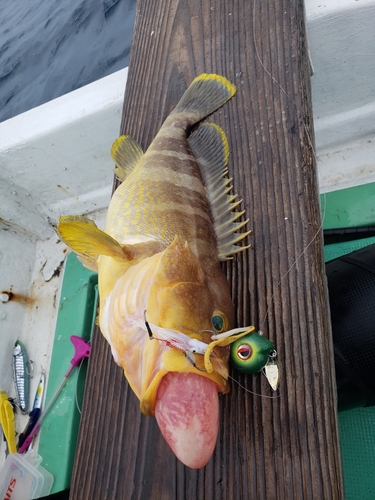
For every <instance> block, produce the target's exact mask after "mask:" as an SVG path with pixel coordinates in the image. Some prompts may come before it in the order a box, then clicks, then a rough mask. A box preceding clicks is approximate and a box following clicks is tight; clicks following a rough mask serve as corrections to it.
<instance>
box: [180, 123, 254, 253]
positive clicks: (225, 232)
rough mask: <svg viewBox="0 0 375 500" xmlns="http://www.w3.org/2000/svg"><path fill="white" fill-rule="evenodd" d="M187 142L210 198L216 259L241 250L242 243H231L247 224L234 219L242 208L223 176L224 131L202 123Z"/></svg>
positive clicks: (226, 147) (225, 159) (226, 151)
mask: <svg viewBox="0 0 375 500" xmlns="http://www.w3.org/2000/svg"><path fill="white" fill-rule="evenodd" d="M188 144H189V147H190V149H191V152H192V153H193V155H194V157H195V159H196V160H197V163H198V165H199V169H200V172H201V175H202V179H203V183H204V185H205V188H206V192H207V197H208V200H209V202H210V208H211V214H212V217H213V219H214V228H215V233H216V239H217V248H218V254H219V258H220V260H226V259H228V258H230V257H231V256H232V255H233V254H235V253H237V252H239V251H241V250H244V249H245V248H248V247H245V246H238V245H236V244H235V243H237V242H239V241H241V240H242V239H243V238H245V237H246V236H247V235H248V234H250V233H249V232H238V231H240V229H242V227H244V226H245V225H246V224H247V220H246V221H242V222H236V221H237V219H239V218H240V217H241V216H242V215H243V214H244V212H239V211H235V209H236V207H237V206H238V205H239V203H240V202H239V201H238V200H237V196H236V195H231V194H230V192H231V190H232V188H233V187H232V184H231V181H232V180H231V179H229V178H227V177H226V174H227V170H226V168H225V167H226V165H227V163H228V158H229V145H228V140H227V137H226V135H225V132H224V130H223V129H222V128H220V127H219V126H218V125H216V124H214V123H204V124H203V125H201V126H200V127H198V128H197V130H195V131H194V132H193V133H192V134H191V135H190V137H189V138H188Z"/></svg>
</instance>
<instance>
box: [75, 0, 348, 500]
mask: <svg viewBox="0 0 375 500" xmlns="http://www.w3.org/2000/svg"><path fill="white" fill-rule="evenodd" d="M254 13H255V15H254ZM203 72H206V73H209V72H216V73H219V74H223V75H225V76H227V77H228V78H229V79H230V80H232V81H233V82H234V83H235V84H236V86H237V94H236V96H235V97H234V98H233V99H232V100H231V101H230V102H229V103H228V104H227V105H226V106H225V108H223V109H221V110H219V111H218V112H216V113H215V114H214V115H213V117H212V120H214V121H215V122H216V123H218V124H219V125H220V126H222V127H223V128H224V130H225V132H226V133H227V135H228V139H229V143H230V147H231V157H230V163H229V174H230V176H231V177H233V184H234V190H235V192H237V193H238V194H239V196H240V197H241V198H242V199H243V205H244V208H245V209H246V215H247V217H248V218H249V219H250V221H251V222H250V225H251V228H252V229H253V236H252V237H251V239H250V242H251V243H252V245H253V248H252V249H251V250H249V251H247V252H246V253H244V254H243V255H240V256H238V257H237V258H236V259H234V260H233V261H232V262H229V263H228V264H227V265H226V267H225V269H226V272H227V275H228V279H229V281H230V284H231V289H232V296H233V300H234V303H235V307H236V312H237V318H236V319H237V322H238V324H239V325H246V324H255V326H256V327H257V328H260V329H262V330H263V332H264V333H265V335H266V336H267V337H269V338H270V339H271V340H272V341H273V342H274V343H275V344H276V346H277V351H278V356H279V363H280V372H281V378H280V387H279V390H278V391H277V393H275V394H272V392H271V390H270V389H269V387H268V384H267V381H266V380H265V379H264V377H263V376H262V375H261V374H259V375H258V376H242V375H239V374H237V373H235V372H233V373H232V376H233V377H234V379H235V380H234V381H232V383H231V392H230V394H229V395H226V396H223V397H222V398H221V414H220V428H219V438H218V442H217V446H216V449H215V452H214V455H213V457H212V459H211V460H210V462H209V463H208V465H207V466H206V467H205V468H203V469H200V470H191V469H188V468H186V467H184V466H183V465H182V464H181V463H179V462H178V461H177V459H176V458H175V457H174V455H173V454H172V452H171V451H170V449H169V448H168V446H167V444H166V443H165V442H164V439H163V438H162V436H161V434H160V432H159V430H158V427H157V424H156V421H155V419H153V418H147V417H144V416H143V415H142V414H141V413H140V411H139V404H138V401H137V400H136V398H135V396H134V394H133V393H132V391H131V389H130V388H129V386H128V384H127V382H126V380H125V378H124V376H123V374H122V370H121V369H120V368H119V367H117V366H116V365H115V363H114V362H113V360H112V356H111V353H110V349H109V346H108V345H107V344H106V342H105V340H104V338H103V337H102V336H101V334H100V332H99V331H98V330H96V331H95V333H94V337H93V346H92V354H91V359H90V364H89V368H88V375H87V383H86V391H85V399H84V406H83V413H82V420H81V428H80V434H79V442H78V446H77V451H76V460H75V466H74V471H73V478H72V485H71V498H73V499H77V498H79V499H92V498H100V499H114V498H122V499H136V498H137V499H150V498H153V499H163V500H169V499H171V500H172V499H173V500H175V499H185V498H187V499H192V498H196V499H204V498H215V499H217V500H219V499H228V498H234V499H241V498H244V499H245V498H246V499H248V498H252V499H255V498H257V499H267V500H269V499H272V498H275V499H276V498H278V499H284V498H288V499H291V498H296V499H301V498H304V499H305V498H306V499H308V498H330V499H333V498H335V499H340V498H343V497H344V493H343V491H344V490H343V479H342V470H341V459H340V448H339V438H338V426H337V411H336V397H335V378H334V365H333V350H332V341H331V328H330V322H329V314H328V302H327V290H326V282H325V271H324V261H323V252H322V239H321V234H320V229H321V219H320V205H319V195H318V188H317V179H316V169H315V158H314V153H313V147H312V143H313V131H312V115H311V96H310V65H309V59H308V54H307V44H306V33H305V25H304V6H303V2H299V1H293V2H290V1H286V0H285V1H281V2H259V1H258V2H256V4H255V6H254V4H253V2H248V1H246V0H240V1H238V2H214V3H213V2H208V1H204V2H196V1H194V0H187V1H186V2H178V1H177V0H169V1H164V0H155V1H154V2H148V1H147V0H139V2H138V6H137V16H136V24H135V29H134V37H133V44H132V54H131V61H130V67H129V75H128V81H127V87H126V95H125V102H124V108H123V118H122V125H121V131H122V132H124V133H127V134H130V135H132V136H133V137H134V138H135V139H136V140H138V142H139V143H140V144H141V146H142V147H143V148H146V147H147V146H148V145H149V144H150V142H151V140H152V139H153V137H154V136H155V134H156V132H157V131H158V129H159V127H160V125H161V124H162V122H163V120H164V119H165V118H166V116H167V115H168V113H169V112H170V111H171V109H172V108H173V107H174V105H175V104H176V102H177V100H178V98H179V97H180V96H181V94H182V93H183V91H184V90H185V88H186V87H187V86H188V84H189V83H190V82H191V81H192V80H193V78H194V77H195V76H196V75H198V74H200V73H203ZM237 382H238V383H237ZM239 384H240V385H239ZM249 391H252V392H255V393H257V394H258V395H254V394H252V393H251V392H249ZM259 394H260V395H259Z"/></svg>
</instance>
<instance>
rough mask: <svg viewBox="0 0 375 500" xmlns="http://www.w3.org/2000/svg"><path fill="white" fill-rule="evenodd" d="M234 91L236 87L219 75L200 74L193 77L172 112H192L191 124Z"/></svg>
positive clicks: (216, 106)
mask: <svg viewBox="0 0 375 500" xmlns="http://www.w3.org/2000/svg"><path fill="white" fill-rule="evenodd" d="M235 93H236V87H235V85H233V84H232V83H231V82H230V81H229V80H227V79H226V78H224V77H223V76H220V75H215V74H205V73H204V74H202V75H199V76H197V77H196V78H194V80H193V81H192V82H191V84H190V86H189V88H188V89H187V90H186V91H185V93H184V95H183V96H182V97H181V99H180V101H179V103H178V104H177V106H176V108H175V109H174V111H173V113H176V112H177V113H192V114H193V115H195V116H194V117H193V118H192V124H193V123H197V122H199V121H200V120H202V119H203V118H205V117H206V116H208V115H210V114H211V113H213V112H214V111H216V110H217V109H218V108H220V107H221V106H222V105H223V104H224V103H225V102H226V101H228V99H230V98H231V97H232V96H233V95H234V94H235Z"/></svg>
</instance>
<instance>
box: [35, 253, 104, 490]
mask: <svg viewBox="0 0 375 500" xmlns="http://www.w3.org/2000/svg"><path fill="white" fill-rule="evenodd" d="M96 303H97V274H96V273H93V272H92V271H89V270H88V269H86V268H85V267H83V266H82V264H81V263H80V262H79V261H78V259H77V257H76V256H75V254H73V253H70V254H69V256H68V257H67V260H66V263H65V269H64V276H63V283H62V289H61V296H60V304H59V310H58V315H57V323H56V330H55V339H54V345H53V351H52V358H51V364H50V369H49V373H47V378H48V387H47V393H46V398H45V403H44V404H45V405H46V404H48V401H49V400H50V399H51V397H52V396H53V395H54V393H55V391H56V389H57V388H58V386H59V385H60V383H61V382H62V380H63V378H64V376H65V374H66V372H67V371H68V369H69V367H70V360H71V359H72V358H73V356H74V347H73V344H72V343H71V341H70V336H71V335H77V336H79V337H82V338H84V339H85V340H90V337H91V333H92V329H93V324H94V320H95V314H96ZM86 369H87V360H86V361H84V362H83V364H82V365H81V366H80V367H77V368H76V369H75V370H74V372H73V373H72V375H71V376H70V377H69V379H68V382H67V383H66V385H65V387H64V389H63V390H62V392H61V394H60V395H59V396H58V398H57V400H56V402H55V404H54V406H53V407H52V409H51V410H50V412H49V413H48V415H47V416H46V418H45V420H44V422H43V425H42V427H41V432H40V441H39V451H38V453H39V454H40V455H41V456H42V457H43V462H42V465H43V467H45V468H46V469H47V470H48V471H49V472H50V473H51V474H52V475H53V477H54V484H53V487H52V490H51V493H55V492H58V491H62V490H64V489H66V488H69V486H70V480H71V474H72V469H73V462H74V454H75V449H76V442H77V434H78V428H79V421H80V411H79V409H78V408H80V407H81V405H82V398H83V391H84V384H85V380H86Z"/></svg>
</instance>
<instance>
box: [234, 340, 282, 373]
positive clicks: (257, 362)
mask: <svg viewBox="0 0 375 500" xmlns="http://www.w3.org/2000/svg"><path fill="white" fill-rule="evenodd" d="M272 351H275V346H274V344H273V343H272V342H271V341H269V340H268V339H266V338H265V337H263V335H261V334H260V333H259V332H254V333H251V334H249V335H246V336H245V337H242V338H240V339H238V340H236V341H235V342H233V344H231V346H230V360H231V363H232V365H233V366H234V368H235V369H236V370H238V371H239V372H242V373H257V372H260V371H261V370H262V369H263V368H264V367H265V366H266V365H267V363H269V360H270V358H271V357H272Z"/></svg>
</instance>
